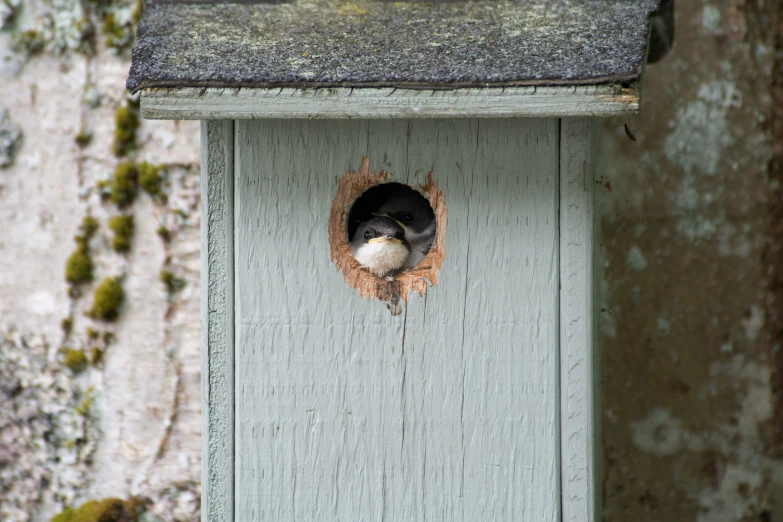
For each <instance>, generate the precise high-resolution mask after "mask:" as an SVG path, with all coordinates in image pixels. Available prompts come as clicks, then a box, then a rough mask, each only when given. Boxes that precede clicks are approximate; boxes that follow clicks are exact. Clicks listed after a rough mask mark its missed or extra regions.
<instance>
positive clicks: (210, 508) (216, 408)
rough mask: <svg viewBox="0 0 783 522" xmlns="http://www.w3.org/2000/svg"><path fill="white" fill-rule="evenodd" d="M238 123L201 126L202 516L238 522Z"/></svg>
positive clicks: (210, 519) (215, 122) (213, 519)
mask: <svg viewBox="0 0 783 522" xmlns="http://www.w3.org/2000/svg"><path fill="white" fill-rule="evenodd" d="M233 131H234V122H233V121H213V122H203V123H202V124H201V347H202V349H203V352H202V356H201V390H202V394H201V408H202V421H203V424H202V426H203V429H202V437H203V442H202V444H203V448H204V449H203V452H202V465H201V519H202V520H204V521H216V520H220V521H226V522H231V521H232V520H234V518H233V517H234V494H233V493H234V314H233V312H234V307H233V303H234V285H233V283H234V241H233V239H234V227H233V225H234V220H233V218H234V189H233V181H234V178H233V173H234V144H233V139H234V135H233Z"/></svg>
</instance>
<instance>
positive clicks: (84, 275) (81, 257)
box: [65, 245, 93, 285]
mask: <svg viewBox="0 0 783 522" xmlns="http://www.w3.org/2000/svg"><path fill="white" fill-rule="evenodd" d="M92 269H93V264H92V258H91V257H90V254H89V252H87V248H86V247H85V245H79V246H78V247H77V248H76V250H74V252H73V254H71V255H70V257H68V260H67V261H66V262H65V280H66V281H67V282H69V283H71V284H74V285H78V284H81V283H88V282H90V281H92Z"/></svg>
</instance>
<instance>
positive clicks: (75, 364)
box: [65, 348, 87, 373]
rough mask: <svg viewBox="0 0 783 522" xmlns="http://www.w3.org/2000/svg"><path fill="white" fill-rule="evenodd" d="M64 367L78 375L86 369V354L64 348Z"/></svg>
mask: <svg viewBox="0 0 783 522" xmlns="http://www.w3.org/2000/svg"><path fill="white" fill-rule="evenodd" d="M65 365H66V366H67V367H68V368H70V369H71V371H72V372H73V373H79V372H81V371H83V370H84V369H85V368H87V354H85V353H84V351H83V350H77V349H76V348H66V350H65Z"/></svg>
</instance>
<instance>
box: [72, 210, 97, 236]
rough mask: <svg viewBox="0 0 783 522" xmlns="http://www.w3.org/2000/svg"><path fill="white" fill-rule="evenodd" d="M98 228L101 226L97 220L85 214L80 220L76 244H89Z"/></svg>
mask: <svg viewBox="0 0 783 522" xmlns="http://www.w3.org/2000/svg"><path fill="white" fill-rule="evenodd" d="M100 226H101V224H100V223H98V220H97V219H95V218H94V217H92V216H91V215H89V214H87V215H86V216H84V219H82V224H81V225H79V235H78V236H76V237H77V242H80V241H85V242H89V241H90V240H91V239H92V238H94V237H95V234H96V233H98V229H99V228H100Z"/></svg>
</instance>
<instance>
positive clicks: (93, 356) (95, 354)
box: [90, 346, 104, 366]
mask: <svg viewBox="0 0 783 522" xmlns="http://www.w3.org/2000/svg"><path fill="white" fill-rule="evenodd" d="M103 352H104V350H103V349H101V348H99V347H98V346H93V347H92V348H90V362H91V363H92V365H93V366H98V365H99V364H101V363H102V362H103Z"/></svg>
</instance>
